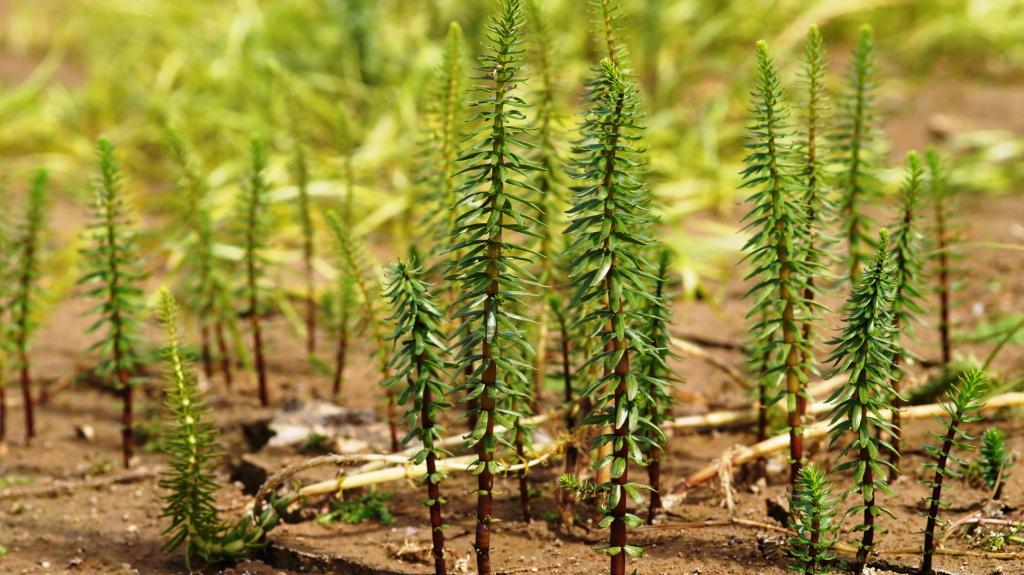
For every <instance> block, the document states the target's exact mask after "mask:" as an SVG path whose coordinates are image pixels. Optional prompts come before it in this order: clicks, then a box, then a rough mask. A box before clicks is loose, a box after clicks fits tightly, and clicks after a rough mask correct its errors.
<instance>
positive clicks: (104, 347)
mask: <svg viewBox="0 0 1024 575" xmlns="http://www.w3.org/2000/svg"><path fill="white" fill-rule="evenodd" d="M96 152H97V156H98V159H99V174H98V176H97V178H96V182H95V184H94V187H95V190H96V191H95V194H96V196H95V197H96V199H95V204H94V208H93V222H92V224H90V226H89V235H90V236H91V239H92V245H91V246H90V247H88V248H86V250H85V256H86V258H85V261H87V262H88V263H89V265H90V266H91V269H89V270H88V271H87V272H86V274H85V275H84V276H82V278H81V279H80V280H79V282H80V283H82V284H85V285H88V286H90V289H89V291H88V292H86V293H87V295H88V296H89V297H90V298H93V299H96V300H98V301H99V303H98V304H97V305H96V307H94V308H93V310H92V312H93V313H94V314H96V315H97V316H98V319H97V320H96V322H95V323H94V324H93V325H92V326H91V327H90V331H95V330H100V329H102V330H104V333H103V336H102V338H101V339H100V340H99V341H97V342H96V343H95V344H93V346H92V348H91V349H92V350H96V351H98V352H99V353H100V354H101V355H102V356H103V358H104V359H103V361H101V363H100V365H99V368H98V372H99V373H100V374H102V375H112V376H114V378H115V384H116V387H117V389H118V390H119V391H120V392H121V403H122V414H121V435H122V452H123V455H124V466H125V467H128V466H129V464H130V463H131V459H132V456H133V445H132V444H133V436H132V425H133V423H132V417H133V416H132V410H133V407H132V402H133V388H134V385H135V383H136V382H134V381H133V375H134V372H135V369H136V367H137V366H138V362H139V355H138V347H139V342H138V339H137V335H138V331H139V314H140V312H141V310H142V291H141V290H140V289H139V284H140V283H141V281H142V279H143V273H142V271H141V269H140V261H139V258H140V254H139V246H138V241H137V234H136V232H135V231H134V230H133V229H132V227H133V221H132V214H131V209H130V208H129V205H128V200H127V198H126V194H125V192H124V188H123V181H122V178H121V171H120V166H119V165H118V162H117V158H116V157H115V156H114V147H113V146H112V145H111V144H110V142H109V141H107V140H106V139H103V138H101V139H100V140H99V141H98V142H97V144H96Z"/></svg>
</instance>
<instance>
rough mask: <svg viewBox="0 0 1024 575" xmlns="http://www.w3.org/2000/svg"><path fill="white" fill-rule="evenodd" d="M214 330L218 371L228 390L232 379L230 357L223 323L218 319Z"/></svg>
mask: <svg viewBox="0 0 1024 575" xmlns="http://www.w3.org/2000/svg"><path fill="white" fill-rule="evenodd" d="M214 328H215V331H216V334H217V351H218V353H219V354H220V369H221V371H223V372H224V386H225V387H227V389H228V390H230V389H231V384H232V380H233V379H234V378H233V377H232V375H231V355H230V353H229V352H228V340H227V337H226V336H225V334H224V322H223V321H222V320H220V319H218V320H217V321H216V323H215V324H214Z"/></svg>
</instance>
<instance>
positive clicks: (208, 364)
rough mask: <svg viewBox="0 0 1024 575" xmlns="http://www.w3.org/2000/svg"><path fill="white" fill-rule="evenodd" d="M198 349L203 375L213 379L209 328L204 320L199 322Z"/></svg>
mask: <svg viewBox="0 0 1024 575" xmlns="http://www.w3.org/2000/svg"><path fill="white" fill-rule="evenodd" d="M199 349H200V354H201V355H202V358H203V375H205V376H206V379H212V378H213V354H211V353H210V326H209V325H207V323H206V320H205V319H200V320H199Z"/></svg>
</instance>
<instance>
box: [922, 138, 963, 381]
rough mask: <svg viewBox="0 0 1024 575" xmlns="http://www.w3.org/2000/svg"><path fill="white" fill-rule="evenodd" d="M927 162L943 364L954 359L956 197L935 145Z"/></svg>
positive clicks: (944, 365)
mask: <svg viewBox="0 0 1024 575" xmlns="http://www.w3.org/2000/svg"><path fill="white" fill-rule="evenodd" d="M924 157H925V162H926V163H927V164H928V196H929V200H931V202H932V207H933V210H934V218H935V220H934V222H933V225H934V226H935V228H934V237H935V256H934V258H935V273H936V275H937V276H938V285H937V286H936V289H935V291H936V293H937V294H938V298H939V340H940V342H941V344H942V366H943V367H946V366H948V365H949V362H950V361H951V360H952V359H953V344H952V337H951V335H950V332H951V331H952V324H951V322H950V297H951V295H952V285H951V276H952V268H951V265H950V260H951V259H952V253H951V252H952V251H953V249H954V248H955V244H956V240H957V237H956V234H955V233H954V229H953V226H952V224H951V222H950V221H949V220H950V218H951V214H952V213H953V212H952V210H951V208H952V206H951V202H952V200H953V198H954V194H953V189H952V188H951V187H950V185H949V182H948V181H947V175H946V172H945V168H944V167H943V165H942V157H941V156H940V155H939V153H938V152H937V151H936V150H935V149H934V148H928V149H927V150H925V155H924Z"/></svg>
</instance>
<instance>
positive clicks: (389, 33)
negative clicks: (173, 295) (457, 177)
mask: <svg viewBox="0 0 1024 575" xmlns="http://www.w3.org/2000/svg"><path fill="white" fill-rule="evenodd" d="M623 3H624V5H625V8H626V13H627V14H628V19H627V21H626V25H627V28H628V29H627V32H626V34H625V38H626V40H627V41H628V43H629V45H630V49H631V52H632V57H633V63H634V65H635V68H636V70H637V73H638V76H639V78H640V80H641V83H642V90H643V95H644V102H645V107H646V112H647V116H648V118H647V121H648V124H649V127H650V129H649V132H648V141H647V145H648V147H649V150H650V168H651V174H650V182H651V185H652V188H653V189H654V190H655V193H656V195H657V197H658V198H659V200H660V203H661V205H662V206H663V220H664V222H665V225H666V227H667V228H668V229H669V230H670V233H667V234H665V237H666V241H667V243H669V244H670V245H671V246H672V247H673V248H674V249H675V251H676V256H677V259H676V265H677V270H678V271H679V273H681V274H683V277H684V279H686V280H687V281H686V283H685V285H686V286H687V288H688V289H689V290H691V291H692V290H693V289H695V287H696V286H697V285H698V279H699V278H703V277H713V276H714V275H716V273H718V272H719V270H721V269H723V268H724V266H723V264H731V263H732V262H733V261H735V257H736V250H737V249H738V246H739V244H740V238H739V236H738V235H737V234H736V225H735V219H736V218H735V216H734V214H733V210H734V209H735V207H736V205H737V202H738V201H739V199H740V197H741V195H740V193H738V192H737V191H736V185H737V183H738V171H739V166H740V162H741V159H742V152H743V150H742V143H743V142H742V137H743V129H744V125H745V120H746V109H747V104H746V98H747V90H748V85H749V78H750V74H751V68H752V54H753V45H754V42H755V41H756V40H757V39H759V38H765V39H767V40H768V42H769V44H770V45H771V47H772V49H773V50H774V52H775V54H776V58H777V60H778V61H779V63H780V65H781V66H782V68H783V71H784V73H785V74H786V78H787V80H789V81H791V80H792V79H794V78H795V75H796V71H797V68H798V65H799V56H800V50H801V48H802V41H803V36H804V33H805V31H806V29H807V27H808V25H809V24H811V23H817V24H819V25H820V26H821V27H822V29H823V32H824V34H825V36H826V39H827V41H828V45H829V49H830V57H831V60H832V64H833V76H832V82H833V84H834V86H835V87H836V88H838V87H839V86H840V85H841V79H842V75H843V74H845V64H846V62H847V60H848V57H847V52H848V49H849V46H850V43H851V40H852V37H853V35H854V34H855V33H856V30H857V26H858V25H859V24H860V23H862V22H868V23H871V24H872V25H874V27H875V30H876V36H877V44H878V54H879V59H880V66H879V69H880V80H881V82H882V87H881V92H880V93H881V100H880V101H881V104H882V109H881V114H882V116H883V117H884V118H886V131H887V135H888V140H889V148H890V154H891V157H890V164H892V165H899V163H900V162H901V158H902V155H903V153H904V152H905V151H906V150H907V149H909V148H911V147H920V146H923V145H926V144H928V143H931V142H932V141H935V140H941V142H940V143H941V145H943V146H944V147H946V149H947V151H949V152H950V153H951V154H953V155H954V156H955V157H956V164H955V166H956V176H955V181H956V182H957V183H958V184H960V185H961V186H962V187H964V188H965V189H968V190H971V191H975V192H985V193H1006V192H1011V191H1015V190H1018V189H1019V188H1020V186H1019V184H1020V183H1021V180H1022V179H1024V168H1022V167H1021V165H1022V164H1021V158H1022V157H1024V142H1022V136H1021V134H1022V133H1024V120H1022V119H1021V118H1020V117H1016V118H1015V117H1013V115H1007V114H1002V113H998V112H994V111H993V110H995V109H997V108H998V106H997V105H994V104H993V103H992V102H993V101H998V102H1000V103H1002V102H1003V101H1004V100H1008V102H1010V104H1012V102H1016V104H1015V105H1009V106H1008V107H1007V109H1012V108H1016V109H1019V108H1020V104H1022V103H1024V42H1021V39H1022V38H1024V2H1021V1H1015V0H848V1H847V0H832V1H809V0H733V1H727V0H624V2H623ZM540 4H541V5H542V8H543V9H544V11H546V12H547V14H548V15H549V18H550V19H551V21H552V23H553V26H554V30H555V32H556V38H555V40H556V49H557V55H558V56H557V60H556V65H557V66H558V67H560V68H561V70H562V72H561V73H560V74H559V77H560V81H561V85H560V89H561V96H562V106H563V107H564V110H565V114H564V115H563V126H562V128H563V132H562V133H563V134H564V135H565V140H566V143H568V142H569V141H570V140H571V139H572V126H573V124H574V122H575V120H574V114H575V112H576V107H577V105H578V99H579V93H580V91H581V86H582V82H583V77H584V76H585V75H586V73H587V71H588V69H589V68H590V66H592V65H593V63H594V61H595V59H596V56H595V47H594V43H593V39H592V34H591V32H590V29H591V25H590V18H589V16H588V15H587V11H586V8H587V2H586V0H544V1H543V2H541V3H540ZM492 8H493V3H492V2H490V1H488V0H434V1H431V0H278V1H270V0H263V1H260V0H217V1H213V0H173V1H172V0H6V1H0V14H2V18H0V23H2V29H0V84H2V90H0V161H2V162H3V166H2V169H0V171H2V172H3V173H5V174H6V175H7V177H8V178H9V179H10V180H11V181H12V182H14V185H15V188H16V189H20V184H19V183H20V182H24V181H25V180H27V179H28V177H29V172H31V171H32V170H35V169H36V168H38V167H47V168H49V169H50V171H51V175H52V177H53V179H54V181H55V184H54V188H55V189H56V190H57V191H56V193H57V194H59V195H62V196H64V197H66V198H68V199H72V200H75V201H77V202H82V203H83V204H84V203H85V202H87V200H88V197H89V196H88V193H89V185H88V182H89V178H90V174H91V173H92V170H93V163H94V160H93V144H94V141H95V139H96V137H97V136H99V135H106V136H107V137H108V138H110V139H111V140H112V141H113V142H114V143H115V144H116V145H117V146H118V147H119V151H120V154H121V156H122V158H123V163H124V166H125V172H126V175H127V176H128V177H129V181H130V184H131V189H132V191H133V193H134V194H135V196H136V205H137V206H138V207H139V208H140V209H141V210H142V211H143V213H144V216H145V217H147V218H150V217H152V221H154V222H160V221H167V218H165V219H163V220H161V219H160V216H161V214H165V213H166V212H168V211H170V210H173V209H175V206H176V205H178V204H176V201H175V194H174V193H173V190H174V186H173V182H174V176H173V173H172V169H171V162H169V161H168V158H167V156H168V155H169V153H168V151H167V148H166V144H165V126H166V125H172V126H174V127H175V128H176V129H178V130H179V131H180V132H182V133H183V134H184V135H185V136H186V137H187V138H188V139H189V140H191V141H192V142H193V143H194V144H195V146H196V148H197V152H198V154H199V156H200V158H201V159H202V162H203V165H204V167H205V170H206V173H207V175H208V178H209V183H210V186H211V190H212V194H213V196H212V200H213V203H214V206H215V212H216V213H221V214H223V213H225V212H226V211H227V209H228V207H229V205H230V203H231V201H232V197H233V195H234V193H235V192H236V191H237V189H238V186H239V179H240V175H241V172H242V170H243V169H244V163H245V159H246V149H247V141H248V139H249V138H250V136H251V135H252V134H253V133H259V134H262V135H263V136H264V137H265V138H267V140H268V141H269V144H270V147H271V150H272V151H276V152H275V153H273V155H272V162H271V172H270V177H271V180H272V182H273V185H274V187H275V190H274V197H275V198H276V199H278V200H280V201H281V202H286V201H287V200H289V199H290V198H291V197H293V196H294V193H295V191H294V188H293V187H292V186H290V185H289V178H288V170H287V161H288V153H287V150H288V143H289V138H290V134H289V110H290V109H291V110H296V109H297V110H299V117H298V122H299V124H300V125H301V126H302V131H303V132H304V133H305V135H306V138H307V140H308V144H309V146H310V147H311V148H312V152H311V153H310V159H311V169H312V175H313V180H314V182H313V185H312V188H311V193H312V194H313V195H314V196H315V197H317V198H318V201H320V202H321V203H323V204H324V205H327V204H329V203H331V202H333V201H337V198H339V197H340V196H341V193H342V192H341V189H342V185H341V180H342V174H343V171H344V170H343V166H342V161H341V157H342V155H343V154H346V153H349V152H351V154H352V166H353V168H354V171H355V174H354V176H355V181H356V183H357V188H356V197H355V201H356V205H355V210H356V214H357V218H356V220H357V222H358V231H359V232H362V233H366V234H371V236H372V239H373V241H374V242H375V243H376V244H378V245H379V244H387V243H389V242H392V241H393V240H394V238H401V237H403V234H402V233H401V231H400V230H398V229H397V226H399V225H400V221H401V218H398V217H397V216H398V215H399V214H401V213H402V211H403V209H404V208H405V206H406V204H407V202H409V199H410V198H411V197H413V194H414V186H413V177H412V173H413V168H414V166H413V164H414V161H415V145H416V142H417V139H418V138H417V131H418V126H417V123H418V122H417V121H418V118H419V116H420V110H421V108H422V105H423V102H422V101H420V98H421V96H422V95H423V94H424V93H426V92H427V87H428V83H429V82H430V80H431V77H432V75H433V73H434V71H435V70H436V67H437V66H438V64H439V60H440V56H441V43H442V42H443V38H444V33H445V31H446V29H447V27H448V23H449V22H450V21H452V20H457V21H458V22H459V23H460V24H462V27H463V29H464V30H465V31H466V36H467V43H468V46H467V48H468V50H469V53H470V54H475V52H476V49H477V46H478V44H479V42H478V39H479V35H480V33H481V32H482V28H483V25H484V23H485V20H486V17H487V16H488V15H489V13H490V11H491V10H492ZM527 74H529V72H527ZM528 89H529V88H528V87H527V90H528ZM528 93H529V92H526V94H527V95H528ZM289 102H293V104H289ZM898 177H899V174H898V171H896V170H887V171H886V172H885V173H883V180H884V181H885V182H887V183H888V184H890V187H893V186H894V185H895V182H896V181H897V180H898ZM57 217H58V220H57V224H58V226H60V225H61V220H60V217H61V216H60V215H59V214H58V216H57ZM67 218H68V220H69V222H68V223H66V225H67V226H69V227H74V226H75V225H76V223H75V222H76V218H75V217H74V216H73V215H71V216H67ZM278 225H279V226H280V232H281V233H280V234H279V235H280V236H281V237H282V238H284V241H283V242H282V243H281V245H280V248H281V251H280V255H281V256H282V257H284V258H288V257H295V254H294V246H293V245H289V240H288V239H287V238H289V237H294V238H295V241H296V242H297V241H298V235H299V234H298V232H297V225H298V224H297V223H296V222H295V221H294V220H293V218H288V217H282V218H278ZM165 231H166V230H165ZM289 231H293V232H294V233H289ZM161 234H162V232H161V228H160V227H159V226H153V227H152V230H151V231H150V236H151V239H152V240H153V241H154V242H155V243H159V245H164V246H166V245H168V242H169V241H171V240H173V237H171V236H172V235H173V234H166V233H164V234H163V237H162V238H161ZM164 240H166V241H164Z"/></svg>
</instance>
